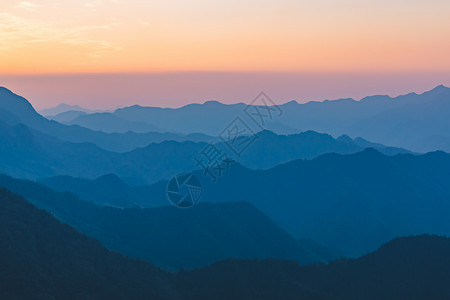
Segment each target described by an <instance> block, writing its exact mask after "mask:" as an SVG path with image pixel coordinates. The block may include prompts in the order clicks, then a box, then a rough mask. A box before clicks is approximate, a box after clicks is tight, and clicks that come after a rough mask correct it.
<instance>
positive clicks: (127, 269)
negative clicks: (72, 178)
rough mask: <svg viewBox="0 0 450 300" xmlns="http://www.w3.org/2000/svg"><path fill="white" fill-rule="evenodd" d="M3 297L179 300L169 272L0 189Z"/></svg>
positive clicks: (0, 276)
mask: <svg viewBox="0 0 450 300" xmlns="http://www.w3.org/2000/svg"><path fill="white" fill-rule="evenodd" d="M0 278H1V284H0V298H2V299H142V298H147V299H149V298H152V299H176V298H178V297H177V295H176V293H175V292H174V289H173V287H172V286H171V282H170V277H169V276H168V274H166V273H164V272H161V271H159V270H158V269H156V268H155V267H153V266H151V265H149V264H144V263H142V262H140V261H135V260H131V259H126V258H124V257H123V256H121V255H119V254H117V253H112V252H110V251H108V250H106V249H105V248H103V247H102V246H101V245H100V244H99V243H98V242H97V241H95V240H93V239H91V238H88V237H86V236H84V235H82V234H80V233H78V232H77V231H76V230H74V229H73V228H71V227H69V226H67V225H64V224H62V223H60V222H59V221H57V220H55V219H54V218H53V217H52V216H51V215H50V214H49V213H47V212H44V211H42V210H38V209H36V208H35V207H34V206H32V205H31V204H29V203H28V202H27V201H26V200H24V199H22V198H20V197H18V196H16V195H14V194H12V193H10V192H8V191H6V190H5V189H3V188H0Z"/></svg>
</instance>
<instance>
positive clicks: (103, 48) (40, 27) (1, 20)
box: [0, 13, 122, 59]
mask: <svg viewBox="0 0 450 300" xmlns="http://www.w3.org/2000/svg"><path fill="white" fill-rule="evenodd" d="M118 26H120V23H117V22H112V23H108V24H102V25H95V26H70V25H69V24H68V23H62V22H56V21H41V20H36V19H30V18H23V17H19V16H15V15H11V14H6V13H0V50H2V51H11V50H14V49H16V48H20V47H25V46H27V45H30V44H36V43H46V42H56V43H62V44H69V45H78V46H84V47H85V48H86V50H85V51H86V53H85V54H86V57H88V58H89V59H93V58H100V57H101V56H102V55H103V54H105V53H107V52H115V51H120V50H122V48H121V47H120V46H119V45H116V44H114V43H111V42H108V41H106V40H102V39H93V38H90V37H89V33H90V32H92V31H93V30H99V29H101V30H111V29H114V28H115V27H118Z"/></svg>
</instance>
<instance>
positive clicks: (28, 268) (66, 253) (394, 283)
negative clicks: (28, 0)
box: [0, 189, 450, 300]
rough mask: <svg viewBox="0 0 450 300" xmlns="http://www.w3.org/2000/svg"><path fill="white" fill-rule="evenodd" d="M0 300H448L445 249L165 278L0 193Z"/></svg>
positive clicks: (411, 247) (393, 249)
mask: <svg viewBox="0 0 450 300" xmlns="http://www.w3.org/2000/svg"><path fill="white" fill-rule="evenodd" d="M0 216H1V218H0V237H1V238H0V245H1V247H0V266H1V268H0V278H2V284H0V296H1V297H2V299H106V298H107V299H217V298H220V299H299V298H300V299H323V300H331V299H350V300H352V299H355V300H356V299H369V300H370V299H413V300H414V299H437V300H440V299H448V298H449V296H450V287H449V285H448V281H449V280H450V273H449V272H448V270H449V268H450V260H449V253H450V240H449V239H447V238H443V237H437V236H429V235H423V236H417V237H406V238H399V239H395V240H393V241H391V242H389V243H387V244H386V245H384V246H382V247H381V248H380V249H379V250H378V251H376V252H374V253H371V254H369V255H366V256H364V257H361V258H359V259H351V260H339V261H335V262H332V263H329V264H326V265H325V264H319V265H311V266H306V267H302V266H299V265H298V263H295V262H292V261H280V260H273V259H271V260H263V261H261V260H230V259H228V260H225V261H222V262H218V263H215V264H213V265H211V266H210V267H206V268H203V269H198V270H191V271H179V272H177V273H174V274H171V273H166V272H164V271H161V270H158V269H156V268H155V267H153V266H152V265H150V264H148V263H145V262H143V261H139V260H132V259H129V258H125V257H123V256H122V255H120V254H117V253H113V252H110V251H108V250H106V249H105V248H103V247H102V246H101V245H100V244H99V243H98V242H97V241H95V240H93V239H91V238H88V237H86V236H84V235H82V234H80V233H79V232H77V231H76V230H75V229H73V228H71V227H70V226H67V225H64V224H62V223H60V222H59V221H57V220H55V219H54V218H53V217H52V216H51V215H50V214H49V213H47V212H44V211H42V210H38V209H37V208H35V207H34V206H33V205H31V204H30V203H28V202H27V201H26V200H24V199H23V198H21V197H18V196H16V195H14V194H12V193H11V192H9V191H6V190H4V189H0Z"/></svg>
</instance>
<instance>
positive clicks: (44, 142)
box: [0, 119, 408, 185]
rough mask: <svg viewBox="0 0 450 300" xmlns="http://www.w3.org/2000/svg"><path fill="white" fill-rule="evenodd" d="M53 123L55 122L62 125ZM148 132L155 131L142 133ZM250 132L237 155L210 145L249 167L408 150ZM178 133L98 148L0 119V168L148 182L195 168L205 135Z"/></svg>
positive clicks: (30, 174)
mask: <svg viewBox="0 0 450 300" xmlns="http://www.w3.org/2000/svg"><path fill="white" fill-rule="evenodd" d="M41 121H42V120H41ZM43 122H46V120H43ZM47 122H48V121H47ZM54 123H55V124H57V125H56V126H60V127H61V128H68V127H64V126H65V125H61V124H59V123H56V122H54ZM83 130H84V129H83ZM86 130H88V129H86ZM97 133H99V134H104V135H108V134H106V133H100V132H97ZM68 134H70V133H68ZM153 134H156V135H159V133H146V134H144V135H146V136H150V135H153ZM111 135H120V134H111ZM125 135H128V136H130V135H135V136H136V137H137V136H138V135H139V134H137V133H131V132H129V133H126V134H125ZM163 136H165V137H164V139H172V137H173V136H171V135H170V134H162V135H161V136H160V138H163ZM256 137H257V138H256V139H255V141H254V143H253V144H252V145H250V147H249V148H248V150H247V151H246V152H244V153H242V155H241V156H240V157H237V156H236V155H234V154H233V152H231V151H230V150H229V148H228V147H227V145H226V144H225V142H216V145H217V147H218V148H220V149H222V151H223V152H224V153H228V155H229V156H230V157H232V158H233V159H234V160H236V161H238V162H239V163H241V164H243V165H245V166H247V167H249V168H253V169H267V168H271V167H274V166H276V165H278V164H280V163H285V162H288V161H291V160H294V159H299V158H303V159H311V158H314V157H317V156H319V155H321V154H324V153H328V152H336V153H342V154H345V153H354V152H358V151H361V150H363V149H365V148H366V147H369V146H371V147H375V148H377V149H379V150H380V151H382V152H384V153H386V154H390V155H393V154H397V153H408V151H407V150H405V149H401V148H393V147H385V146H383V145H380V144H374V143H370V142H368V141H366V140H364V139H362V138H357V139H354V140H352V139H351V138H349V137H348V136H341V137H339V138H337V139H334V138H333V137H331V136H330V135H327V134H319V133H316V132H312V131H309V132H304V133H300V134H292V135H287V136H284V135H276V134H274V133H272V132H270V131H262V132H259V133H258V134H257V136H256ZM184 138H187V139H192V140H194V141H183V142H179V141H163V142H160V143H151V144H149V145H146V146H145V147H141V148H136V149H134V150H132V151H129V152H122V153H117V152H112V151H108V150H104V149H103V148H101V147H100V146H99V145H96V144H93V143H87V142H85V143H81V142H77V143H75V142H65V141H61V140H60V139H58V138H56V137H54V136H51V135H49V134H45V133H43V132H41V131H39V130H36V129H31V128H29V127H27V126H26V125H24V124H21V123H18V124H15V125H8V124H7V123H6V122H2V120H1V119H0V140H1V142H2V143H1V146H0V152H1V156H0V171H2V172H4V173H6V174H10V175H12V176H16V177H22V178H29V179H40V178H44V177H52V176H59V175H66V176H67V175H69V176H74V177H86V178H89V179H94V178H97V177H100V176H102V175H104V174H109V173H113V174H116V175H117V176H119V177H121V178H123V179H124V180H126V181H127V182H128V183H131V184H133V185H140V184H148V183H154V182H156V181H158V180H164V179H170V178H171V177H172V176H174V175H176V174H178V173H182V172H188V171H191V170H193V169H198V168H199V166H198V165H197V163H196V161H195V157H196V156H198V155H199V153H200V152H201V151H202V150H203V149H204V148H205V147H206V146H207V145H208V144H207V143H206V142H198V140H202V139H204V140H208V138H207V137H206V136H198V137H197V136H196V135H194V134H192V135H190V136H185V137H184ZM173 139H175V138H173ZM100 144H101V143H100Z"/></svg>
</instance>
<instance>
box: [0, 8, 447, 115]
mask: <svg viewBox="0 0 450 300" xmlns="http://www.w3.org/2000/svg"><path fill="white" fill-rule="evenodd" d="M449 16H450V1H448V0H409V1H407V0H377V1H375V0H339V1H338V0H259V1H256V0H239V1H237V0H215V1H211V0H190V1H186V0H166V1H153V0H126V1H125V0H81V1H80V0H64V1H61V0H60V1H57V0H39V1H38V0H29V1H18V0H2V1H1V2H0V79H1V80H2V82H0V85H7V84H10V85H12V87H13V88H15V89H16V90H18V92H21V93H23V94H26V95H29V96H30V97H33V98H34V99H35V100H34V101H35V102H36V105H37V106H41V107H46V106H51V105H53V104H54V101H56V100H55V99H56V98H57V97H62V99H60V100H58V101H60V102H70V101H72V98H70V97H68V98H69V99H67V97H66V96H67V95H69V96H70V95H72V94H73V91H78V88H79V87H80V83H79V82H77V80H79V79H80V78H83V76H84V75H85V74H91V75H90V77H89V76H87V75H86V76H84V78H90V79H95V80H98V85H100V86H104V85H105V84H106V83H105V82H108V81H109V82H111V76H113V75H115V76H116V77H115V79H114V80H113V81H115V82H116V81H118V80H119V79H120V78H124V76H125V75H126V74H132V76H131V77H130V76H125V77H126V79H127V80H128V81H130V82H131V78H143V77H142V75H143V74H147V77H145V78H149V79H151V80H153V79H154V78H155V76H156V77H158V76H157V75H155V74H162V75H161V76H160V77H159V80H161V77H163V78H166V81H164V82H161V81H158V80H156V82H152V83H150V84H149V86H151V87H153V88H156V90H153V91H150V90H148V89H145V85H142V88H144V90H143V91H142V94H141V95H143V97H141V99H138V98H137V97H134V92H135V91H132V92H131V93H130V91H129V90H128V93H129V94H130V95H133V97H128V99H125V98H122V99H121V100H120V101H122V102H120V101H119V100H114V101H112V100H111V99H109V100H108V99H107V97H106V95H103V97H100V98H97V99H96V100H95V101H96V102H94V103H92V100H89V103H88V104H90V105H91V106H92V105H94V106H95V105H97V106H99V107H104V106H108V105H110V106H111V105H120V104H122V105H127V104H130V103H131V102H133V101H138V100H139V101H141V102H142V101H143V103H140V104H146V105H151V104H155V105H165V106H176V105H180V104H182V103H184V102H188V101H192V98H195V99H198V100H197V102H201V101H202V100H206V99H204V98H205V97H209V98H216V99H218V100H220V99H224V101H234V100H233V99H234V98H236V97H239V96H235V95H234V94H233V93H231V94H232V95H230V92H228V94H226V93H225V94H224V93H223V91H222V89H221V88H217V89H216V90H215V91H214V89H213V88H212V87H211V86H208V87H205V89H208V92H198V93H192V94H189V95H186V99H179V98H180V97H181V98H182V95H178V94H174V95H171V94H170V93H169V94H167V95H166V97H163V98H165V99H166V100H165V102H164V103H162V104H161V103H160V102H161V101H159V100H158V99H161V97H159V98H156V97H155V95H154V94H156V95H161V94H162V92H163V91H166V90H167V88H166V86H170V85H171V84H172V86H173V83H174V82H177V81H180V76H182V75H183V76H185V77H184V78H186V80H188V81H189V80H193V79H191V78H190V75H189V74H192V73H195V74H197V75H198V74H199V73H203V76H204V77H205V78H209V75H211V74H213V75H214V76H216V77H215V78H216V82H217V83H215V84H216V85H217V84H219V85H227V86H229V87H230V88H231V89H235V90H239V88H238V87H239V86H240V85H242V84H243V83H245V82H242V80H244V79H245V80H249V81H248V82H247V83H248V84H249V85H251V86H252V87H251V88H248V89H247V90H245V92H243V95H241V96H240V97H241V98H247V97H250V96H249V95H250V94H251V93H252V92H253V90H254V89H258V90H264V87H265V86H266V87H267V84H268V83H271V81H270V80H268V79H267V76H266V75H267V74H272V75H273V76H274V77H273V81H280V80H281V79H280V78H287V77H286V75H288V74H295V76H296V77H295V78H304V75H305V74H311V78H310V79H309V81H311V80H312V79H314V78H316V79H319V78H320V80H322V79H327V80H328V81H317V82H314V83H313V84H312V85H313V86H319V87H321V88H322V89H325V91H318V92H317V93H311V92H307V91H305V92H302V90H299V89H298V88H297V87H292V88H291V90H289V91H287V92H285V93H283V95H279V97H280V98H283V99H284V98H286V97H287V98H299V99H300V98H301V99H313V98H318V97H326V96H327V95H329V96H334V95H336V96H338V97H344V96H354V97H359V96H360V94H361V91H360V87H355V88H354V89H353V90H352V89H343V90H342V93H335V92H333V86H335V85H337V84H339V82H340V81H339V79H340V77H341V75H342V74H343V76H344V77H345V76H347V75H348V74H352V75H351V76H354V78H360V76H362V77H363V78H367V80H374V79H375V80H380V84H379V87H378V89H373V88H367V89H366V90H364V91H363V92H365V93H366V94H370V93H372V92H378V91H379V92H381V93H382V92H385V93H392V94H396V93H402V92H403V91H404V90H405V86H404V85H402V86H399V87H398V88H395V87H393V86H391V85H390V84H389V82H386V81H385V80H383V78H386V76H388V77H389V76H390V77H395V78H397V79H398V80H399V81H400V82H402V81H406V80H408V79H409V78H410V77H411V76H412V75H411V74H414V76H416V77H414V78H419V77H420V76H421V77H420V78H422V79H423V81H420V80H419V83H420V82H423V83H422V84H421V85H420V86H417V85H416V84H415V83H414V84H413V83H411V84H409V85H408V87H407V88H408V89H409V90H411V91H412V90H414V89H415V90H418V89H419V90H420V89H424V88H428V87H431V88H432V85H437V84H445V83H447V84H448V83H450V82H449V77H448V73H449V72H450V58H449V55H448V54H449V53H450V38H449V37H450V17H449ZM238 73H239V74H241V75H242V76H231V77H230V76H228V75H230V74H238ZM255 73H256V74H263V75H262V77H264V78H265V80H264V81H261V83H260V84H259V86H258V82H256V83H255V82H254V81H255V80H258V78H260V77H258V76H256V77H255V76H253V75H249V74H255ZM282 73H283V75H280V74H282ZM83 74H84V75H83ZM317 74H319V75H320V76H318V75H317ZM339 74H341V75H339ZM374 74H378V75H379V77H373V75H374ZM430 74H432V75H431V78H433V80H434V81H433V82H429V81H430V80H429V79H430ZM80 75H83V76H82V77H80ZM321 76H322V77H321ZM399 76H401V78H402V79H399V78H400V77H399ZM347 77H348V76H347ZM347 77H346V78H347ZM30 78H34V79H35V81H33V80H32V79H30ZM49 78H52V79H55V78H57V79H60V81H62V82H64V84H63V85H58V84H54V85H53V88H54V89H55V90H54V91H53V90H47V91H48V97H47V100H45V99H44V98H43V96H42V95H41V94H40V93H41V92H39V91H37V89H36V85H38V84H37V82H41V84H42V82H45V84H44V85H45V86H46V87H48V86H51V82H50V81H46V80H49ZM195 78H197V79H196V80H200V79H201V76H197V77H195ZM223 78H228V81H225V82H224V81H223ZM21 79H22V84H21V83H20V82H21V81H20V80H21ZM341 79H342V78H341ZM267 82H268V83H267ZM156 83H158V84H156ZM360 84H362V86H371V85H372V84H373V83H371V82H360ZM127 85H128V83H127V84H123V85H121V86H122V89H121V90H120V93H119V95H126V94H127ZM131 85H134V86H136V87H138V86H139V85H137V84H133V83H132V82H131ZM253 85H254V86H255V87H253ZM33 86H34V87H33ZM158 86H162V88H161V89H158ZM7 87H8V86H7ZM83 87H84V88H87V86H86V85H84V86H83ZM139 87H140V86H139ZM173 87H175V88H177V87H179V88H180V89H182V90H183V89H185V88H183V86H182V85H181V86H173ZM90 88H91V89H92V90H91V92H92V93H91V94H92V95H94V94H96V95H99V94H101V92H100V91H98V90H96V87H95V86H93V87H90ZM268 88H269V89H270V87H268ZM209 90H211V91H209ZM70 91H72V94H70V93H69V92H70ZM274 91H275V92H276V89H274ZM78 92H80V91H78ZM84 92H85V91H83V93H84ZM170 92H173V91H170ZM83 93H81V94H79V95H78V96H77V97H78V98H80V97H82V98H86V97H84V94H83ZM152 95H153V96H152ZM361 95H362V94H361ZM138 96H139V95H138ZM91 98H92V97H91ZM175 98H176V99H175ZM187 98H189V100H188V99H187ZM81 101H82V100H81ZM129 101H131V102H129Z"/></svg>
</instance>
